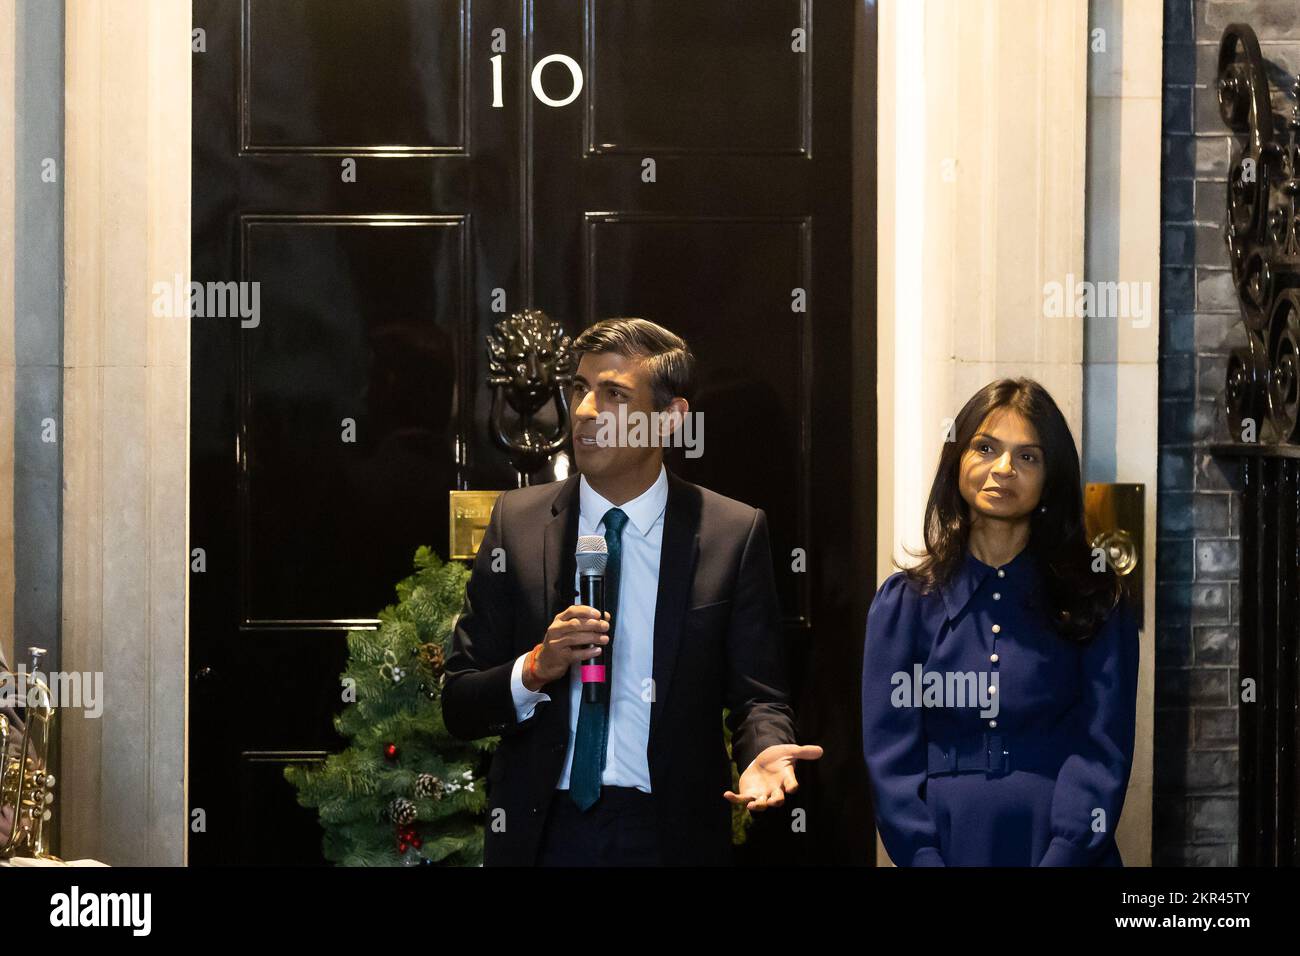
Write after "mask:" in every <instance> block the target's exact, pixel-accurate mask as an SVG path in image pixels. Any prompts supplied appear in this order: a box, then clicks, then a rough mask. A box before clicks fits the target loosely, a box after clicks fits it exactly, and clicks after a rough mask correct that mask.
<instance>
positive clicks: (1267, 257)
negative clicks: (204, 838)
mask: <svg viewBox="0 0 1300 956" xmlns="http://www.w3.org/2000/svg"><path fill="white" fill-rule="evenodd" d="M1293 92H1296V93H1298V94H1300V76H1298V77H1297V78H1296V81H1295V83H1294V85H1293ZM1218 93H1219V113H1220V115H1221V116H1222V117H1223V122H1224V123H1225V124H1226V125H1227V126H1228V128H1229V129H1230V130H1231V131H1232V133H1233V135H1234V137H1235V139H1236V141H1235V143H1234V144H1233V150H1232V154H1233V155H1232V166H1231V168H1230V172H1229V176H1228V190H1227V194H1228V209H1227V225H1226V228H1225V235H1224V238H1225V240H1226V242H1227V246H1228V261H1229V263H1230V265H1231V267H1232V279H1233V282H1234V283H1235V285H1236V288H1237V298H1238V300H1239V304H1240V307H1241V318H1242V322H1243V324H1244V325H1245V327H1246V336H1247V346H1246V347H1245V348H1238V349H1234V350H1233V352H1232V354H1231V356H1229V359H1228V373H1227V380H1226V382H1225V385H1224V400H1225V405H1226V407H1227V413H1228V425H1229V427H1230V429H1231V431H1232V436H1233V441H1234V442H1248V441H1250V440H1251V439H1252V438H1253V439H1254V440H1255V441H1257V442H1261V443H1266V444H1276V445H1288V444H1295V443H1300V416H1298V415H1297V412H1298V410H1300V208H1298V206H1297V195H1298V194H1300V101H1298V102H1297V103H1296V105H1295V107H1294V108H1293V109H1292V110H1291V116H1290V119H1289V120H1285V121H1284V120H1283V118H1282V117H1280V116H1277V115H1276V114H1274V112H1273V107H1272V103H1271V99H1270V95H1269V85H1268V77H1267V76H1266V75H1265V72H1264V60H1263V57H1262V56H1261V55H1260V49H1259V41H1258V40H1257V39H1256V37H1255V31H1254V30H1252V29H1251V28H1250V27H1249V26H1247V25H1246V24H1244V23H1234V24H1231V25H1229V26H1228V27H1227V29H1225V30H1224V31H1223V39H1222V40H1221V41H1220V43H1219V72H1218Z"/></svg>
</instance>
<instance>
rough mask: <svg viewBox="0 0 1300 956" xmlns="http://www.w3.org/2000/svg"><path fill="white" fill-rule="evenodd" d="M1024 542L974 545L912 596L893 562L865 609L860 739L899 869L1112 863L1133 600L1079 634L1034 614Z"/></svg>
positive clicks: (1129, 689) (1134, 654)
mask: <svg viewBox="0 0 1300 956" xmlns="http://www.w3.org/2000/svg"><path fill="white" fill-rule="evenodd" d="M1042 583H1043V580H1042V573H1041V571H1040V570H1039V568H1038V564H1037V559H1036V558H1035V557H1034V556H1033V555H1032V554H1030V552H1029V549H1028V548H1026V549H1024V550H1022V551H1021V552H1020V553H1019V554H1018V555H1016V557H1015V558H1014V559H1012V560H1011V561H1010V562H1008V563H1007V564H1004V565H1002V566H1001V567H997V568H994V567H990V566H989V565H987V564H984V563H983V562H982V561H980V560H979V559H978V558H976V557H975V556H974V555H972V554H969V553H968V554H967V556H966V560H965V562H964V563H963V565H962V567H961V568H960V569H959V571H958V572H957V573H956V574H955V575H954V576H953V578H952V580H951V581H950V582H949V583H948V584H947V585H946V586H945V587H942V588H940V589H938V590H936V591H935V592H934V593H931V594H921V593H920V591H919V590H918V589H917V588H916V587H915V586H914V585H912V584H911V583H910V582H908V580H907V577H906V575H905V574H904V573H903V572H901V571H899V572H896V573H894V574H892V575H890V576H889V578H887V579H886V580H885V583H884V584H882V585H881V586H880V589H879V590H878V591H877V592H876V597H875V600H874V601H873V603H872V605H871V610H870V612H869V613H868V615H867V634H866V646H865V649H864V654H863V667H862V746H863V752H864V754H865V756H866V761H867V769H868V771H869V772H870V776H871V784H872V790H873V793H874V795H875V812H876V825H877V826H878V827H879V829H880V835H881V839H882V840H883V841H884V844H885V849H886V850H887V851H888V852H889V856H890V858H891V859H892V860H893V861H894V862H895V863H896V864H897V865H899V866H945V865H947V866H1098V865H1111V866H1121V865H1122V861H1121V860H1120V855H1119V850H1118V848H1117V847H1116V845H1115V837H1114V831H1115V826H1116V824H1118V822H1119V815H1120V809H1121V808H1122V807H1123V804H1124V793H1125V790H1126V788H1127V786H1128V778H1129V771H1130V769H1131V767H1132V764H1133V735H1134V726H1135V720H1136V708H1137V673H1138V633H1137V631H1138V622H1137V619H1136V617H1135V615H1134V612H1133V609H1132V608H1131V606H1130V605H1129V602H1128V601H1127V600H1124V601H1121V602H1120V604H1119V605H1118V606H1117V607H1116V608H1115V609H1114V610H1113V611H1112V612H1111V614H1110V616H1109V617H1108V618H1107V620H1106V621H1105V623H1104V624H1103V625H1102V627H1101V629H1100V630H1099V631H1098V633H1097V635H1096V636H1095V637H1094V638H1093V639H1092V640H1091V641H1088V642H1086V643H1079V642H1077V641H1071V640H1067V639H1066V638H1063V637H1061V636H1059V635H1058V634H1057V633H1056V632H1055V631H1054V630H1053V629H1052V626H1051V622H1050V620H1049V619H1048V616H1047V614H1046V612H1045V611H1044V610H1043V609H1042V608H1041V606H1040V605H1041V599H1042V598H1041V595H1042Z"/></svg>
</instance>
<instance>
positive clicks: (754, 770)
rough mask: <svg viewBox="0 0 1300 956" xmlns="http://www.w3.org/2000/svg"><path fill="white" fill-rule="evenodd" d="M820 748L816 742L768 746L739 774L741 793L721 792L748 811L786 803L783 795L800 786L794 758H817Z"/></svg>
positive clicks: (819, 754)
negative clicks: (796, 777) (804, 744)
mask: <svg viewBox="0 0 1300 956" xmlns="http://www.w3.org/2000/svg"><path fill="white" fill-rule="evenodd" d="M821 755H822V748H821V747H818V746H817V745H816V744H809V745H808V746H800V745H799V744H777V745H775V746H772V747H768V748H767V749H766V750H764V751H763V752H762V753H761V754H759V755H758V756H757V757H755V758H754V762H753V763H751V764H750V765H749V766H748V767H746V768H745V772H744V773H742V774H741V775H740V793H732V792H731V791H730V790H728V791H727V792H726V793H724V794H723V796H724V797H726V798H727V799H728V800H730V801H731V802H732V803H739V804H741V805H742V806H744V807H746V808H747V809H749V810H766V809H767V808H768V807H779V806H781V804H783V803H785V795H786V794H787V793H794V792H795V791H796V790H798V789H799V781H798V780H796V779H795V775H794V765H795V761H796V760H816V759H817V758H818V757H820V756H821Z"/></svg>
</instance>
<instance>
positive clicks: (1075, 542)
mask: <svg viewBox="0 0 1300 956" xmlns="http://www.w3.org/2000/svg"><path fill="white" fill-rule="evenodd" d="M1004 408H1006V409H1014V410H1015V411H1017V412H1019V413H1020V414H1021V415H1023V416H1024V417H1025V419H1026V420H1028V421H1029V423H1030V424H1031V425H1033V426H1034V430H1035V431H1036V432H1037V433H1038V443H1039V444H1040V445H1042V447H1043V459H1044V464H1045V465H1046V468H1047V473H1046V476H1045V480H1044V483H1043V492H1042V495H1041V497H1040V499H1039V505H1045V506H1046V510H1045V511H1040V510H1039V507H1038V506H1035V508H1034V510H1033V512H1032V517H1031V518H1030V525H1029V544H1028V546H1027V550H1028V551H1029V552H1030V553H1031V554H1032V555H1033V556H1034V557H1036V558H1037V559H1038V566H1039V568H1040V569H1041V570H1042V572H1043V579H1044V584H1045V590H1046V594H1045V595H1044V598H1045V600H1046V602H1047V608H1046V610H1047V612H1048V616H1049V617H1050V618H1051V620H1052V623H1053V625H1054V626H1055V627H1056V630H1057V632H1058V633H1059V634H1061V636H1062V637H1065V638H1069V639H1071V640H1076V641H1086V640H1088V639H1089V638H1091V637H1092V636H1093V635H1094V634H1095V633H1096V632H1097V629H1098V627H1099V626H1100V625H1101V623H1102V622H1103V621H1104V620H1105V619H1106V616H1107V615H1108V614H1109V613H1110V611H1111V609H1112V608H1114V607H1115V605H1116V603H1117V602H1118V601H1119V600H1120V596H1121V586H1120V580H1119V576H1118V575H1116V574H1115V572H1114V571H1113V570H1111V568H1110V566H1109V565H1107V566H1106V568H1105V569H1104V571H1103V572H1101V573H1098V572H1096V571H1093V570H1092V566H1093V554H1092V549H1091V548H1090V547H1089V545H1088V541H1087V537H1086V535H1085V532H1084V525H1083V483H1082V477H1081V474H1080V469H1079V454H1078V452H1077V451H1075V448H1074V438H1073V436H1072V435H1071V434H1070V426H1069V425H1068V424H1067V423H1066V421H1065V416H1064V415H1062V414H1061V410H1060V409H1059V408H1057V406H1056V402H1054V401H1053V400H1052V396H1051V395H1049V394H1048V393H1047V389H1045V388H1043V386H1042V385H1040V384H1038V383H1037V382H1035V381H1034V380H1033V379H1028V378H1017V379H1010V378H1004V379H999V380H998V381H996V382H990V383H989V384H988V385H985V386H984V387H983V388H981V389H980V390H979V391H978V392H976V393H975V394H974V395H973V396H971V399H970V401H968V402H967V403H966V404H965V406H963V407H962V410H961V412H960V413H958V415H957V420H956V422H955V423H954V425H953V428H954V431H955V433H956V437H955V440H953V441H949V442H944V446H943V453H942V454H941V455H940V457H939V467H938V470H937V471H936V472H935V476H934V484H933V485H932V486H931V487H930V500H929V502H928V503H927V504H926V506H925V551H923V552H921V553H920V554H915V555H914V556H916V557H921V558H922V560H921V562H920V564H918V565H916V566H915V567H913V568H907V569H904V570H906V572H907V576H908V578H909V579H910V580H911V581H912V582H914V583H915V584H916V585H917V586H918V587H919V588H920V589H921V590H922V591H923V592H925V593H929V592H931V591H933V590H934V589H935V588H937V587H940V586H942V585H943V584H945V583H947V582H948V581H950V580H951V579H952V576H953V575H954V574H955V573H956V572H957V570H958V569H959V568H960V567H961V565H962V562H963V561H965V560H966V554H967V548H968V545H969V542H970V526H971V517H970V508H969V506H968V505H967V504H966V499H965V498H963V497H962V495H961V485H960V482H961V459H962V456H963V455H964V454H965V453H966V451H967V449H968V448H969V447H970V442H971V439H972V438H973V437H974V436H975V433H976V432H977V431H978V430H979V428H980V426H981V425H982V424H983V423H984V420H985V419H986V418H987V417H988V415H989V413H990V412H993V411H996V410H998V409H1004Z"/></svg>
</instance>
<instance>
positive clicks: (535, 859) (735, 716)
mask: <svg viewBox="0 0 1300 956" xmlns="http://www.w3.org/2000/svg"><path fill="white" fill-rule="evenodd" d="M574 350H575V352H576V353H577V354H578V356H579V362H578V368H577V374H576V375H575V377H574V391H573V402H572V407H573V432H574V435H573V446H574V456H575V464H576V466H577V468H578V470H579V472H580V475H575V476H573V477H570V478H568V479H567V480H565V481H560V482H554V483H551V484H546V485H539V486H534V487H529V488H521V489H518V490H514V491H507V492H505V493H504V494H502V495H501V497H500V498H499V499H498V500H497V503H496V506H495V507H494V508H493V510H492V516H491V519H490V521H489V524H488V528H487V531H486V532H485V534H484V537H483V541H482V543H481V544H480V546H479V550H478V554H477V557H476V558H475V562H474V570H473V574H472V576H471V578H470V582H469V585H468V586H467V588H466V592H465V605H464V609H463V611H462V612H461V615H460V617H459V619H458V621H457V624H456V629H455V633H454V636H453V641H452V652H451V654H450V655H449V657H448V659H447V662H446V667H445V671H446V684H445V686H444V688H443V717H444V719H445V721H446V725H447V729H448V730H449V731H451V733H453V734H455V735H456V736H458V737H462V738H465V739H473V738H477V737H485V736H489V735H494V734H499V735H501V744H500V746H499V747H498V748H497V750H496V752H495V754H494V755H493V758H492V766H491V769H490V771H489V773H488V797H489V800H488V805H489V810H488V818H487V822H486V827H485V833H486V843H485V861H486V863H487V864H488V865H534V864H541V865H587V866H591V865H596V866H599V865H616V864H639V865H647V864H649V865H654V864H666V865H671V864H696V865H698V864H727V863H729V862H730V861H731V809H730V806H729V804H728V801H731V802H732V803H740V804H743V805H745V806H748V807H749V808H750V809H751V810H762V809H764V808H765V807H767V806H776V805H780V804H781V803H783V802H784V798H785V797H784V795H785V794H786V793H788V792H791V791H793V790H794V789H795V788H796V787H797V785H798V784H797V781H796V778H795V772H794V767H795V763H796V761H798V760H800V759H816V758H817V757H820V756H821V748H820V747H816V746H808V747H800V746H798V745H797V744H795V742H794V741H795V737H794V720H793V715H792V713H791V710H790V707H789V704H788V703H787V691H786V683H785V676H784V668H783V664H782V650H781V642H780V623H779V617H778V606H777V597H776V587H775V581H774V577H773V569H772V555H771V549H770V545H769V543H768V533H767V518H766V515H765V514H764V513H763V512H762V511H761V510H757V509H754V508H752V507H750V506H749V505H746V504H742V503H741V502H739V501H734V500H732V499H730V498H724V497H723V496H722V495H718V494H715V493H714V492H711V491H708V490H707V489H704V488H701V487H698V486H696V485H693V484H691V483H689V482H687V481H683V480H682V479H680V478H678V477H677V476H675V475H673V474H672V473H670V472H668V471H667V469H666V468H665V467H664V465H663V446H664V445H666V444H669V443H670V441H671V440H672V439H671V438H670V436H671V435H673V434H676V435H677V436H678V440H679V441H680V439H681V436H682V434H683V433H682V432H680V431H677V430H678V429H682V428H683V426H684V425H685V424H686V417H685V416H686V415H687V414H688V413H689V395H690V392H691V373H692V371H693V365H694V359H693V357H692V355H691V353H690V350H689V349H688V348H687V346H686V343H685V342H684V341H682V339H680V338H679V337H677V336H676V335H674V334H673V333H671V332H669V331H668V330H667V329H664V328H662V327H660V326H658V325H655V324H654V323H652V322H648V321H646V320H644V319H610V320H607V321H605V322H600V323H597V324H596V325H594V326H592V327H591V328H590V329H588V330H587V331H586V332H584V333H583V334H582V335H581V336H579V337H578V339H577V341H576V342H575V343H574ZM656 412H657V413H659V415H658V416H656V415H655V414H654V413H656ZM638 417H639V420H640V421H641V422H642V423H646V422H648V423H649V424H648V426H647V427H646V428H643V429H642V430H641V431H639V432H638V431H637V427H636V426H637V422H638ZM620 422H622V423H623V424H624V425H628V424H630V425H631V426H632V427H630V428H627V427H620V424H619V423H620ZM652 436H657V438H655V437H652ZM756 437H758V436H756ZM580 534H581V535H603V537H604V538H605V542H606V545H607V550H608V566H607V569H606V575H605V585H606V599H605V604H606V607H607V608H609V609H612V614H611V613H610V611H609V610H607V611H606V612H605V613H604V615H603V616H602V615H601V614H600V613H599V612H597V611H596V610H595V609H594V608H591V607H586V606H583V605H580V604H578V603H577V583H576V575H577V569H576V558H575V551H576V546H577V541H578V537H579V535H580ZM593 660H594V662H595V664H596V665H602V664H603V665H607V667H608V670H607V671H606V677H605V686H606V687H607V688H608V693H606V694H604V695H603V696H602V700H601V701H600V702H589V701H587V700H586V699H585V698H584V696H583V694H582V678H581V674H582V663H583V662H584V661H588V662H589V661H593ZM724 706H725V707H727V708H729V709H730V713H729V716H728V723H729V726H730V728H731V732H732V754H733V757H734V759H735V761H736V765H737V766H738V767H740V768H742V773H741V776H740V784H739V788H738V789H739V793H733V792H732V791H731V790H730V789H729V786H730V782H731V769H730V765H729V764H728V761H727V757H726V751H725V748H724V744H723V737H722V719H721V711H722V708H723V707H724Z"/></svg>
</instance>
